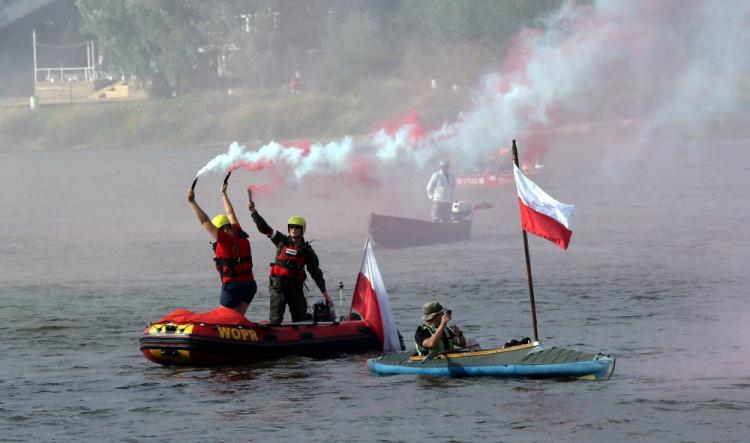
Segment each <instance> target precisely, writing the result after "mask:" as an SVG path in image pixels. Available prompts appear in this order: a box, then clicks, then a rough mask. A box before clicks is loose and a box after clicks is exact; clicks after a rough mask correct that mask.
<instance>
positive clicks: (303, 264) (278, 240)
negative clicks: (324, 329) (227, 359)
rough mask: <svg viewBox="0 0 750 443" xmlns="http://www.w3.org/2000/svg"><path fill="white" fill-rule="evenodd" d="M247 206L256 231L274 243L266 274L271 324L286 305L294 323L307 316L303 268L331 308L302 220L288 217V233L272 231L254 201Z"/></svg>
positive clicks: (276, 319) (276, 321)
mask: <svg viewBox="0 0 750 443" xmlns="http://www.w3.org/2000/svg"><path fill="white" fill-rule="evenodd" d="M247 208H248V209H249V210H250V212H251V214H252V217H253V221H254V222H255V225H256V226H257V227H258V231H259V232H260V233H261V234H265V235H266V236H268V238H270V239H271V241H272V242H273V244H274V245H275V246H276V260H275V261H274V262H273V263H271V273H270V276H269V281H270V283H269V292H270V298H271V305H270V308H269V321H270V323H271V324H280V323H281V322H282V320H283V319H284V310H285V309H286V305H289V312H290V314H291V315H292V321H293V322H299V321H304V320H307V319H309V317H308V313H307V300H305V293H304V289H305V288H304V281H305V279H306V278H307V273H305V269H307V272H309V273H310V276H311V277H312V279H313V280H314V281H315V284H316V285H317V286H318V289H320V292H321V293H323V300H324V302H325V304H326V305H327V306H329V307H333V301H332V300H331V297H329V296H328V292H327V291H326V281H325V279H324V278H323V271H321V270H320V266H319V262H318V256H317V255H316V254H315V251H313V248H312V246H310V243H308V242H306V241H305V238H304V234H305V229H306V227H307V222H305V219H304V218H302V217H298V216H293V217H291V218H289V220H288V222H287V233H288V234H289V235H284V234H283V233H281V232H279V231H275V230H274V229H273V228H271V227H270V226H269V225H268V223H266V221H265V220H264V219H263V217H261V216H260V214H259V213H258V211H257V209H255V202H252V201H251V202H250V203H248V205H247Z"/></svg>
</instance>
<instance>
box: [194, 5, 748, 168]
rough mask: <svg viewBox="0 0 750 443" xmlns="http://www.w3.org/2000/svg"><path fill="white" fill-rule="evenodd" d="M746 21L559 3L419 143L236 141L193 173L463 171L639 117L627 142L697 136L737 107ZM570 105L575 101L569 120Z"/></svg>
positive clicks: (724, 14)
mask: <svg viewBox="0 0 750 443" xmlns="http://www.w3.org/2000/svg"><path fill="white" fill-rule="evenodd" d="M749 19H750V2H732V1H703V2H700V1H694V2H682V1H677V0H675V1H664V2H652V1H647V0H643V1H638V2H620V1H599V2H595V3H594V4H593V5H591V6H577V5H574V4H572V3H567V4H565V5H564V6H563V7H562V8H561V9H560V10H558V11H556V12H555V13H554V14H551V15H550V16H548V17H546V18H545V20H544V21H543V23H544V26H543V29H535V30H528V29H527V30H523V31H522V32H521V33H520V34H519V35H518V36H517V38H516V41H515V42H514V44H513V45H512V47H511V49H510V51H509V53H508V56H507V59H506V60H505V61H504V63H503V66H504V68H503V69H501V70H500V71H498V72H495V73H491V74H489V75H487V76H485V78H484V79H483V80H482V82H481V84H480V85H479V87H478V88H476V89H475V90H474V91H473V92H472V107H471V108H470V109H469V110H467V111H465V112H464V113H462V114H461V115H460V116H459V118H458V119H457V120H456V121H454V122H451V123H446V124H444V125H443V127H441V128H440V129H438V130H436V131H432V132H428V133H426V134H424V135H420V137H419V138H416V139H415V138H413V137H411V136H410V134H411V133H412V131H411V129H412V126H411V124H406V125H404V126H402V127H401V128H398V129H397V130H396V131H391V132H388V131H385V130H380V131H377V132H375V133H373V134H371V135H369V136H367V137H362V138H357V139H356V140H355V139H353V138H351V137H348V136H347V137H344V138H343V139H341V140H339V141H332V142H329V143H326V144H314V145H312V146H310V149H309V151H308V152H305V150H304V149H301V148H296V147H283V146H281V145H279V144H277V143H274V142H271V143H269V144H267V145H265V146H262V147H260V148H258V149H257V150H248V149H246V148H244V147H241V146H239V145H237V144H236V143H235V144H232V145H231V146H230V147H229V150H228V152H227V153H226V154H221V155H219V156H217V157H215V158H214V159H212V160H211V161H209V162H208V163H207V164H206V166H204V167H203V168H202V169H201V170H200V171H199V175H202V174H204V173H206V172H208V171H223V170H226V169H227V168H229V167H230V166H231V165H232V164H234V163H235V162H236V161H243V162H246V163H257V162H269V163H271V164H273V165H274V167H277V166H278V167H289V168H291V170H292V172H293V174H292V175H293V176H294V177H295V178H296V179H297V180H301V179H303V178H304V177H306V176H310V175H313V174H314V175H341V174H348V173H350V172H351V170H352V168H353V165H354V160H355V158H356V159H359V160H360V161H365V163H366V165H367V167H368V168H369V169H370V171H371V172H373V173H375V174H387V173H388V172H389V171H392V170H394V169H398V170H410V171H424V170H425V169H431V168H434V167H435V162H436V160H437V159H438V158H441V157H447V158H450V159H451V160H452V161H453V164H454V165H456V166H457V167H458V169H462V168H464V169H469V168H472V167H474V166H476V165H479V164H482V163H483V162H484V161H486V159H487V158H488V157H489V156H490V155H491V154H492V153H493V152H496V150H497V149H498V148H499V147H502V146H508V145H509V144H510V141H511V140H513V139H521V140H523V137H531V136H533V135H534V134H533V133H534V132H535V131H536V132H542V131H546V130H548V129H549V130H551V131H550V132H549V134H552V135H551V136H548V139H547V140H544V142H545V143H544V144H546V145H548V146H545V147H544V148H545V149H546V148H550V147H551V146H549V145H551V144H552V143H554V131H555V130H558V129H560V125H561V124H565V123H570V122H571V119H573V118H575V119H579V120H580V119H586V121H587V122H599V123H602V124H604V125H613V127H614V126H616V125H618V124H619V123H621V122H622V121H625V120H633V119H635V120H637V121H638V122H639V123H638V125H636V126H634V127H633V129H632V134H631V135H630V137H628V138H629V139H630V140H646V139H647V138H648V137H650V135H651V132H652V131H655V130H658V129H659V128H660V127H662V126H664V125H667V124H674V123H675V122H682V123H688V122H689V126H690V128H692V130H693V131H701V130H702V129H703V128H705V127H706V126H707V125H708V124H710V123H711V121H712V119H715V118H717V117H719V116H721V115H722V114H723V113H727V112H731V111H734V110H735V109H736V107H737V104H738V98H737V97H738V94H737V88H738V85H739V82H740V80H741V79H742V78H743V77H744V76H747V74H748V72H749V69H748V68H749V66H750V63H748V62H749V61H750V53H748V51H747V50H746V48H747V47H748V43H750V38H749V36H750V27H749V26H747V24H748V23H749ZM618 100H619V101H618ZM581 101H583V103H582V104H581V103H580V102H581ZM571 103H578V106H577V108H576V111H575V113H571V112H570V109H572V108H571V107H572V106H573V105H572V104H571ZM623 103H624V104H623ZM553 111H554V112H553ZM566 112H567V114H566ZM573 114H575V117H571V115H573ZM566 120H567V122H566ZM612 144H613V145H614V144H616V140H613V143H612ZM605 147H606V145H605ZM359 172H361V171H359Z"/></svg>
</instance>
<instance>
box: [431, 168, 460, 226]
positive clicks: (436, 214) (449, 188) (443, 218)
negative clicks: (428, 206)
mask: <svg viewBox="0 0 750 443" xmlns="http://www.w3.org/2000/svg"><path fill="white" fill-rule="evenodd" d="M449 168H450V164H449V163H448V161H447V160H441V161H440V170H439V171H437V172H436V173H434V174H432V177H430V181H429V182H428V183H427V197H428V198H429V199H430V200H431V201H432V214H431V218H432V221H433V222H442V223H448V222H450V215H451V202H452V201H453V190H454V189H456V177H455V176H454V175H453V174H451V173H450V172H449V171H448V169H449Z"/></svg>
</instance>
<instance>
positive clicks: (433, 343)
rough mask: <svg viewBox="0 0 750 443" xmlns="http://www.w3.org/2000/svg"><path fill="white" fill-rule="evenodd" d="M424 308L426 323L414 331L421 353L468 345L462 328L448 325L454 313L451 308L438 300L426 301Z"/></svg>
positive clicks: (426, 353) (433, 352)
mask: <svg viewBox="0 0 750 443" xmlns="http://www.w3.org/2000/svg"><path fill="white" fill-rule="evenodd" d="M422 309H423V313H424V315H423V316H422V320H423V321H424V323H422V325H421V326H418V327H417V331H416V332H415V333H414V344H415V345H416V346H417V353H418V354H419V355H421V356H426V355H428V354H439V353H441V352H446V351H452V350H453V348H454V346H456V345H457V346H461V347H464V346H466V337H464V333H463V332H462V331H461V329H459V327H458V326H456V325H451V326H448V322H449V321H450V319H451V314H452V313H451V311H450V310H449V309H445V308H443V305H441V304H440V303H438V302H436V301H431V302H427V303H425V304H424V306H423V307H422Z"/></svg>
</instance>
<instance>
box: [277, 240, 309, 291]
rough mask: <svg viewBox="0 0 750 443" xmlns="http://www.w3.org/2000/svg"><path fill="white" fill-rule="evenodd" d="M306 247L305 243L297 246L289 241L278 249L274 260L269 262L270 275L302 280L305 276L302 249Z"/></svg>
mask: <svg viewBox="0 0 750 443" xmlns="http://www.w3.org/2000/svg"><path fill="white" fill-rule="evenodd" d="M306 247H307V243H304V244H302V245H301V246H299V247H296V246H294V244H292V243H290V244H287V245H284V246H282V247H281V248H280V249H279V254H278V255H277V256H276V261H275V262H274V263H271V275H273V276H276V277H289V278H292V279H295V280H297V281H300V282H303V281H305V279H306V278H307V273H306V272H305V257H304V256H303V255H302V250H303V249H305V248H306Z"/></svg>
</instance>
